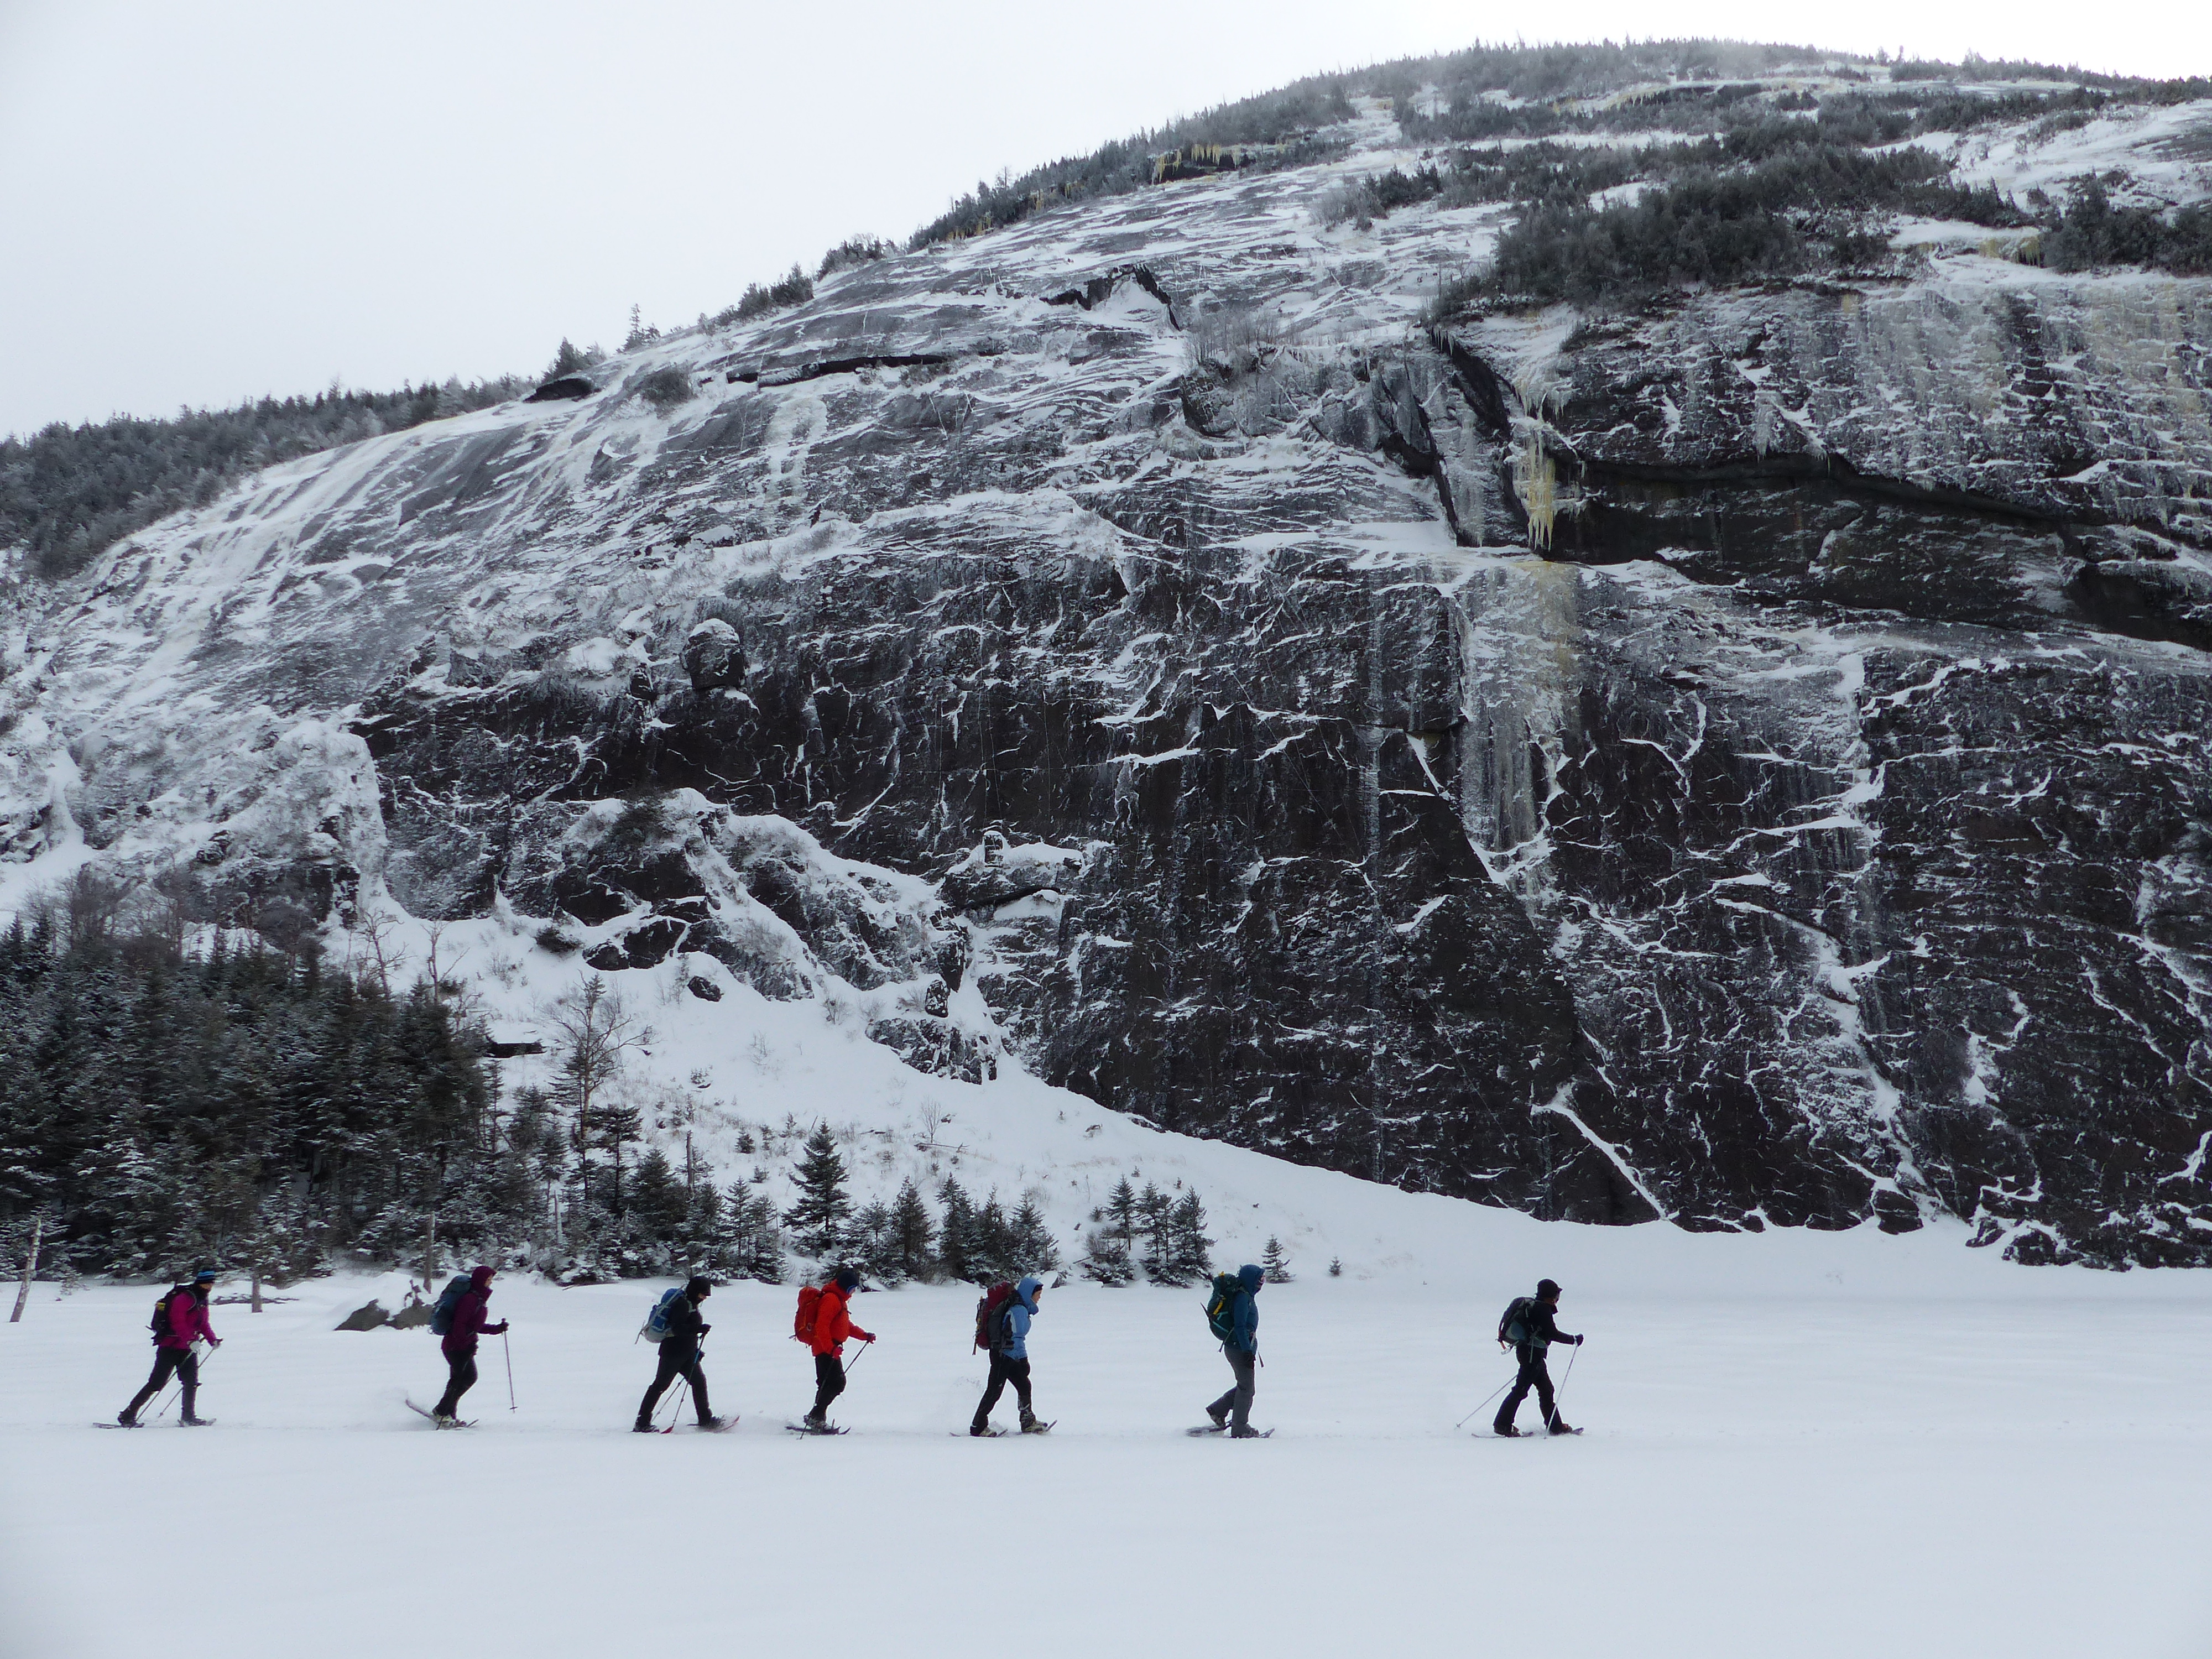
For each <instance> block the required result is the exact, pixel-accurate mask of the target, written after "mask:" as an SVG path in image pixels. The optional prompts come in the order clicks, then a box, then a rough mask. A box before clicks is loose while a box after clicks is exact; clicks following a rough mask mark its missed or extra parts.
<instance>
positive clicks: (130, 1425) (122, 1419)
mask: <svg viewBox="0 0 2212 1659" xmlns="http://www.w3.org/2000/svg"><path fill="white" fill-rule="evenodd" d="M115 1420H116V1421H117V1422H118V1424H120V1425H122V1426H123V1427H125V1428H126V1429H135V1428H137V1426H138V1418H137V1413H133V1412H118V1413H115Z"/></svg>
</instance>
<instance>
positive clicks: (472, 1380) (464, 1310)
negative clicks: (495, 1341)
mask: <svg viewBox="0 0 2212 1659" xmlns="http://www.w3.org/2000/svg"><path fill="white" fill-rule="evenodd" d="M490 1300H491V1269H490V1268H489V1267H478V1268H477V1270H476V1271H475V1272H474V1273H471V1274H470V1275H469V1287H468V1289H466V1290H465V1291H462V1292H461V1299H460V1300H459V1302H458V1303H456V1304H454V1306H453V1324H452V1325H451V1326H449V1327H448V1328H447V1331H446V1336H445V1340H444V1341H442V1342H441V1343H440V1344H439V1345H438V1346H439V1349H440V1351H441V1352H443V1353H444V1354H445V1356H446V1369H447V1376H446V1392H445V1393H444V1394H442V1395H440V1396H439V1397H438V1403H437V1405H436V1406H435V1407H434V1408H433V1409H432V1411H431V1413H430V1415H431V1416H432V1417H433V1418H435V1419H437V1420H438V1421H439V1422H441V1423H450V1422H452V1421H453V1413H455V1412H456V1411H458V1410H459V1408H460V1404H461V1396H462V1395H465V1394H466V1393H467V1392H468V1391H469V1390H470V1389H473V1388H474V1387H476V1385H477V1338H478V1337H480V1336H499V1335H501V1334H504V1333H505V1331H506V1330H507V1322H506V1321H505V1320H503V1319H502V1320H501V1321H500V1322H499V1323H498V1324H496V1325H487V1324H486V1323H484V1321H485V1320H487V1319H488V1318H489V1317H490V1316H491V1310H490V1309H489V1306H488V1305H487V1304H489V1302H490Z"/></svg>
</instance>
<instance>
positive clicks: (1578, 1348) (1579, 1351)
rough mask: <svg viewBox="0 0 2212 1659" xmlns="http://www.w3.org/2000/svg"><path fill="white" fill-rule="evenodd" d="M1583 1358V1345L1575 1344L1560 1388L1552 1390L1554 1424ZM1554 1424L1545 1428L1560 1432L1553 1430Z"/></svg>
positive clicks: (1546, 1425)
mask: <svg viewBox="0 0 2212 1659" xmlns="http://www.w3.org/2000/svg"><path fill="white" fill-rule="evenodd" d="M1582 1357H1583V1345H1582V1344H1581V1343H1579V1342H1577V1343H1576V1344H1575V1351H1574V1352H1572V1353H1571V1354H1569V1355H1568V1356H1567V1369H1566V1370H1565V1373H1563V1374H1562V1375H1561V1376H1560V1378H1559V1387H1558V1388H1556V1389H1553V1390H1552V1423H1556V1422H1558V1421H1559V1401H1562V1400H1564V1399H1565V1398H1566V1397H1567V1384H1568V1383H1571V1382H1573V1381H1574V1379H1575V1361H1577V1359H1580V1358H1582ZM1552 1423H1547V1424H1545V1425H1544V1427H1545V1428H1546V1429H1547V1430H1551V1431H1552V1432H1554V1433H1556V1432H1558V1431H1556V1430H1553V1429H1552Z"/></svg>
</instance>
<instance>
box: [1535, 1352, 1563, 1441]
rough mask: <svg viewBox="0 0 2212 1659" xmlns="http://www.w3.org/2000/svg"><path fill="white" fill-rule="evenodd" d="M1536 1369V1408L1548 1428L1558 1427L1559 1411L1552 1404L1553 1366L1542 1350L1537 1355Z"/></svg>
mask: <svg viewBox="0 0 2212 1659" xmlns="http://www.w3.org/2000/svg"><path fill="white" fill-rule="evenodd" d="M1534 1369H1535V1372H1536V1376H1535V1383H1536V1410H1537V1411H1538V1413H1540V1414H1541V1416H1542V1417H1543V1419H1544V1426H1545V1427H1546V1428H1547V1429H1556V1428H1558V1427H1559V1413H1558V1411H1557V1410H1555V1409H1554V1408H1553V1404H1552V1368H1551V1366H1550V1365H1549V1364H1547V1362H1546V1359H1545V1356H1544V1355H1543V1354H1542V1353H1541V1352H1539V1353H1538V1354H1537V1356H1536V1361H1535V1367H1534Z"/></svg>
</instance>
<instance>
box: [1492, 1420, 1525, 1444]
mask: <svg viewBox="0 0 2212 1659" xmlns="http://www.w3.org/2000/svg"><path fill="white" fill-rule="evenodd" d="M1490 1431H1491V1433H1492V1434H1494V1435H1496V1436H1497V1437H1498V1438H1499V1439H1500V1440H1518V1439H1520V1438H1521V1431H1520V1430H1518V1429H1516V1428H1515V1427H1514V1426H1513V1425H1511V1424H1510V1423H1508V1424H1507V1425H1505V1426H1504V1428H1502V1429H1501V1428H1499V1427H1498V1426H1497V1425H1495V1424H1492V1425H1491V1430H1490Z"/></svg>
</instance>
